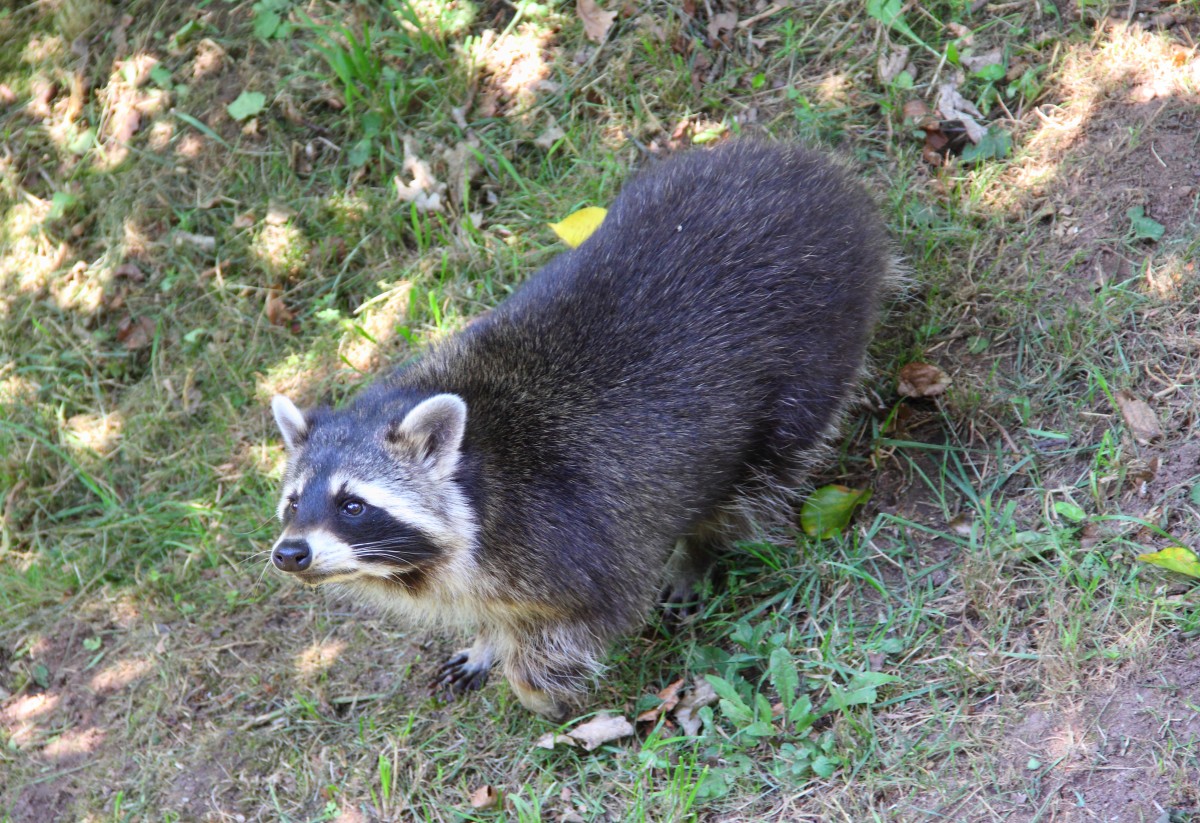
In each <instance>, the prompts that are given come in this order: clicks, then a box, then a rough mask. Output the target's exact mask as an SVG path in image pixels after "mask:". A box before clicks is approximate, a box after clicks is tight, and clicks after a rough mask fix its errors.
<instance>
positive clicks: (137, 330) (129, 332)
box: [117, 315, 155, 351]
mask: <svg viewBox="0 0 1200 823" xmlns="http://www.w3.org/2000/svg"><path fill="white" fill-rule="evenodd" d="M154 330H155V323H154V321H153V320H151V319H150V318H149V317H138V318H134V317H132V316H130V315H126V316H125V318H124V319H123V320H121V322H120V323H118V324H117V342H118V343H124V344H125V350H126V351H137V350H138V349H144V348H146V346H149V345H150V341H151V340H153V339H154Z"/></svg>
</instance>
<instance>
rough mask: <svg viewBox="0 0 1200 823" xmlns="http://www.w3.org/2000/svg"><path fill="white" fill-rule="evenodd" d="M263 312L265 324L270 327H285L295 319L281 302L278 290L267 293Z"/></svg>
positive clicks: (281, 296) (281, 297)
mask: <svg viewBox="0 0 1200 823" xmlns="http://www.w3.org/2000/svg"><path fill="white" fill-rule="evenodd" d="M265 311H266V314H267V322H268V323H270V324H271V325H272V326H286V325H287V324H288V323H291V322H292V319H293V318H294V317H295V315H294V314H292V312H291V311H290V310H289V309H288V307H287V304H286V303H284V302H283V295H281V294H280V293H279V290H278V289H271V291H269V292H267V305H266V307H265Z"/></svg>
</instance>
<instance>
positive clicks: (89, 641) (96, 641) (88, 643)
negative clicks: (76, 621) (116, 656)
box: [83, 637, 104, 652]
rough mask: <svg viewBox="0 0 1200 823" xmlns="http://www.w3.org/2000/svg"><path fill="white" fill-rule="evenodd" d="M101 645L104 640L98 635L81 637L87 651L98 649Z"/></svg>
mask: <svg viewBox="0 0 1200 823" xmlns="http://www.w3.org/2000/svg"><path fill="white" fill-rule="evenodd" d="M102 645H104V641H103V640H101V639H100V638H99V637H85V638H84V639H83V647H84V648H85V649H87V650H88V651H89V652H94V651H98V650H99V648H100V647H101V646H102Z"/></svg>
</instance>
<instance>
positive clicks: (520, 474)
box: [271, 142, 891, 721]
mask: <svg viewBox="0 0 1200 823" xmlns="http://www.w3.org/2000/svg"><path fill="white" fill-rule="evenodd" d="M890 261H891V256H890V253H889V246H888V241H887V238H886V236H885V231H884V228H883V225H882V222H881V220H880V217H879V215H878V213H877V211H876V210H875V208H874V207H873V205H872V203H871V200H870V198H869V197H868V196H867V194H866V192H865V191H864V190H863V189H862V188H861V187H860V186H859V185H858V184H856V183H855V182H854V181H853V180H852V179H851V177H850V176H849V175H848V173H847V172H845V171H844V170H843V169H842V168H840V167H839V166H838V165H836V164H834V163H832V162H831V161H830V160H828V159H826V158H824V157H823V156H821V155H819V154H816V153H813V152H811V151H809V150H806V149H804V148H800V147H797V146H787V145H772V144H767V143H759V142H732V143H729V144H726V145H724V146H722V147H720V148H716V149H712V150H706V151H699V150H698V151H693V152H688V153H684V154H681V155H677V156H675V157H674V158H671V159H669V160H666V161H662V162H660V163H658V164H657V165H654V166H652V167H651V168H649V169H648V170H646V171H644V172H642V173H640V174H638V175H636V176H634V177H633V179H632V180H631V181H630V182H629V183H627V184H626V185H625V187H624V188H623V190H622V191H621V192H620V194H619V195H618V196H617V197H616V199H615V200H614V201H613V203H612V205H611V207H610V209H609V211H608V214H607V216H606V218H605V219H604V221H603V223H602V225H601V226H600V227H599V229H597V230H596V232H595V233H594V234H592V235H591V237H590V238H588V239H587V240H586V241H585V242H584V243H582V244H581V245H580V246H579V247H578V248H576V249H573V250H570V251H567V252H565V253H563V254H561V255H559V256H558V257H556V258H555V259H553V260H552V261H551V262H550V263H549V264H548V265H547V266H545V268H543V269H541V270H540V271H539V272H537V273H536V274H534V275H533V276H532V277H531V278H530V279H529V280H528V282H526V283H525V284H524V285H523V286H522V287H521V288H519V289H517V290H516V291H515V293H514V294H513V295H512V296H510V297H509V298H508V299H506V300H505V301H504V302H502V303H501V304H500V305H499V306H498V307H497V308H495V309H494V310H493V311H492V312H490V313H489V314H486V315H485V316H483V317H482V318H480V319H478V320H477V321H475V322H473V323H472V324H470V325H468V326H467V327H466V328H465V329H464V330H462V331H461V332H460V333H458V334H457V335H456V336H453V337H451V338H449V339H448V340H446V341H445V342H443V343H441V344H439V345H437V346H435V347H433V348H432V349H431V350H430V351H428V352H427V353H425V354H424V355H423V356H421V357H420V358H419V359H417V360H416V361H414V362H412V363H410V364H409V365H406V366H404V367H402V368H401V369H399V370H398V371H396V372H394V373H392V374H390V375H388V376H386V377H384V378H383V379H381V380H380V381H379V382H377V383H376V384H374V385H373V386H372V387H370V388H368V389H366V390H365V391H363V392H362V393H361V394H360V395H359V396H358V397H357V399H355V400H354V401H353V402H352V403H350V404H349V405H348V406H346V407H345V408H343V409H339V410H332V409H329V408H314V409H309V410H307V411H302V410H300V409H299V408H297V406H296V405H295V404H294V403H293V402H292V401H291V400H289V399H287V398H286V397H282V396H279V397H275V398H274V400H273V401H272V404H271V405H272V410H273V413H274V417H275V420H276V422H277V424H278V426H279V430H280V432H281V434H282V436H283V441H284V444H285V446H286V448H287V452H288V464H287V469H286V472H285V475H284V480H283V490H282V496H281V499H280V502H279V507H278V516H279V519H280V521H281V522H282V525H283V531H282V534H281V536H280V537H279V539H278V541H277V542H276V543H275V544H274V547H273V549H272V551H271V562H272V563H273V565H274V567H275V568H276V569H278V570H280V571H282V572H286V573H287V574H288V575H290V576H292V577H294V578H296V579H297V580H299V581H302V582H304V583H307V584H312V585H318V584H326V583H328V584H337V585H338V586H340V587H342V588H343V589H345V590H348V592H349V593H350V594H351V595H352V596H357V597H359V598H362V599H366V600H369V601H373V602H374V603H376V604H378V605H380V606H382V607H384V608H385V609H389V610H392V611H395V612H399V613H401V614H403V615H405V616H407V617H410V618H412V619H415V620H418V621H421V622H424V623H434V624H442V625H445V626H448V627H468V628H473V629H474V630H475V632H476V639H475V642H474V645H472V646H471V647H470V648H469V649H466V650H464V651H462V652H460V653H458V654H456V655H455V656H453V657H452V658H451V659H450V660H449V661H448V662H446V663H445V665H444V666H442V667H441V669H439V671H438V674H437V676H436V678H435V681H434V682H435V685H436V687H438V688H440V689H444V690H445V691H446V692H447V693H448V695H449V696H451V697H453V695H455V694H460V693H462V692H465V691H467V690H470V689H475V688H479V687H480V686H481V685H482V684H483V683H484V681H485V679H486V677H487V675H488V672H489V670H491V669H492V668H493V667H496V666H498V667H500V669H502V671H503V673H504V675H505V677H506V678H507V679H508V681H509V683H510V684H511V685H512V688H513V690H514V691H515V693H516V695H517V696H518V698H519V699H520V701H521V703H522V704H523V705H525V706H526V707H527V708H529V709H531V710H532V711H534V712H537V713H539V714H541V715H544V716H546V717H548V718H551V719H553V720H556V721H560V720H562V719H565V717H566V716H567V715H568V714H569V713H570V712H571V711H572V710H573V709H574V708H576V707H577V706H578V704H579V701H580V699H581V697H582V696H583V695H584V694H585V693H586V689H587V687H588V685H589V683H590V681H591V680H592V679H593V678H594V677H595V676H596V675H597V674H598V673H599V672H600V670H601V669H602V660H603V658H604V655H605V653H606V650H607V646H608V645H609V644H610V643H611V642H612V641H613V640H614V639H615V638H617V637H619V636H621V635H622V634H623V633H626V632H629V631H631V630H632V629H634V628H636V627H637V626H638V624H639V623H640V622H641V621H642V620H643V619H644V617H645V615H646V614H647V612H648V610H649V609H650V607H651V606H652V604H653V603H654V601H655V599H656V596H658V595H660V593H661V592H662V591H663V590H664V589H665V592H666V599H667V600H668V601H670V602H672V603H675V604H680V603H684V602H686V601H687V600H688V599H689V598H691V597H692V594H693V589H694V586H695V584H696V583H697V582H698V581H699V580H701V579H702V577H703V575H704V573H705V570H706V569H707V567H708V566H709V564H710V562H711V558H712V556H713V553H714V550H715V549H717V548H719V547H720V546H721V544H722V543H723V542H725V541H728V540H729V539H730V538H733V537H737V536H739V535H740V534H744V533H745V530H746V529H747V528H749V522H750V520H749V519H747V518H746V517H742V516H739V512H744V511H747V510H750V511H754V512H756V513H757V514H758V515H759V516H761V515H763V514H768V515H769V514H782V515H784V516H786V514H787V511H788V507H787V506H786V494H785V495H784V496H783V497H782V498H781V496H780V492H781V491H784V492H786V491H787V490H789V489H794V488H795V487H796V486H797V485H798V484H800V483H801V482H802V479H803V474H804V470H805V467H806V465H807V464H808V462H809V460H810V456H811V455H812V453H813V451H814V449H815V448H816V447H818V446H820V445H821V444H822V442H823V441H825V440H826V439H827V438H828V437H829V436H830V434H831V433H832V432H833V431H834V430H835V428H836V425H837V423H838V420H839V417H840V415H841V413H842V411H843V409H844V407H845V406H846V405H847V402H848V399H849V398H850V397H851V396H852V395H853V394H854V392H855V390H856V384H857V382H858V375H859V372H860V369H861V367H862V364H863V359H864V351H865V349H866V346H867V343H868V338H869V336H870V334H871V331H872V328H873V326H874V323H875V320H876V314H877V311H878V305H879V302H880V296H881V293H882V290H883V289H882V287H883V285H884V283H885V281H886V278H887V277H888V274H889V269H890ZM781 499H782V500H783V501H784V504H783V505H781V504H780V502H779V501H780V500H781Z"/></svg>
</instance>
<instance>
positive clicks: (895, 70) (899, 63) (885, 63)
mask: <svg viewBox="0 0 1200 823" xmlns="http://www.w3.org/2000/svg"><path fill="white" fill-rule="evenodd" d="M908 55H909V48H908V46H892V50H891V51H890V52H888V53H887V54H880V55H879V61H878V65H877V66H876V68H877V69H878V70H879V81H880V82H881V83H885V84H887V83H891V82H892V81H893V80H895V79H896V78H897V77H899V76H900V72H902V71H904V68H905V66H907V65H908ZM910 102H911V101H910Z"/></svg>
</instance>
